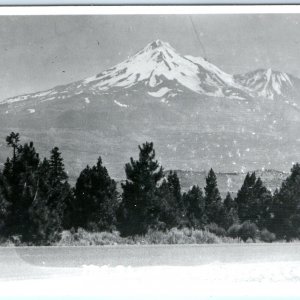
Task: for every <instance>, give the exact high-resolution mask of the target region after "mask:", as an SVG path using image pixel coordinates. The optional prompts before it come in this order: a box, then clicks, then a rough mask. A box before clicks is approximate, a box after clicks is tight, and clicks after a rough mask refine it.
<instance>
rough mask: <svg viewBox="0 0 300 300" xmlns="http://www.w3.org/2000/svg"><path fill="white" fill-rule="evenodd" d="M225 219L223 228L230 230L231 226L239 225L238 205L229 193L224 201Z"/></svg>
mask: <svg viewBox="0 0 300 300" xmlns="http://www.w3.org/2000/svg"><path fill="white" fill-rule="evenodd" d="M223 204H224V206H223V209H224V219H223V227H224V228H225V229H228V228H229V227H230V226H231V225H233V224H237V223H239V218H238V213H237V208H236V203H235V202H234V200H233V199H232V197H231V194H230V193H229V192H228V193H227V195H226V198H225V199H224V203H223Z"/></svg>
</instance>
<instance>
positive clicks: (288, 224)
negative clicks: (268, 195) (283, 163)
mask: <svg viewBox="0 0 300 300" xmlns="http://www.w3.org/2000/svg"><path fill="white" fill-rule="evenodd" d="M273 201H274V202H273V208H272V214H273V219H272V226H271V230H272V231H273V232H274V233H275V234H276V236H277V237H278V238H285V239H286V240H291V239H293V238H299V237H300V234H299V233H300V226H299V215H300V165H299V164H295V165H294V166H293V167H292V169H291V174H290V176H288V177H287V178H286V180H284V181H283V183H282V185H281V188H280V189H279V191H278V190H277V191H276V192H275V193H274V200H273Z"/></svg>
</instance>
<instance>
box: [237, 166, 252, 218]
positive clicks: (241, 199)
mask: <svg viewBox="0 0 300 300" xmlns="http://www.w3.org/2000/svg"><path fill="white" fill-rule="evenodd" d="M255 182H256V175H255V172H253V173H252V174H251V175H250V173H247V175H246V177H245V179H244V182H243V185H242V187H241V188H240V190H239V191H238V193H237V197H236V198H235V202H236V204H237V209H238V216H239V219H240V221H241V222H244V221H246V220H249V218H250V216H249V214H250V203H251V201H252V198H253V192H254V190H253V187H254V185H255Z"/></svg>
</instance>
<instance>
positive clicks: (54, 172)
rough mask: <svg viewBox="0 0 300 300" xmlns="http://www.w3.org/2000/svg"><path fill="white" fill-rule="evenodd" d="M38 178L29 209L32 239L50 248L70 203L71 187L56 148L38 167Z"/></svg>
mask: <svg viewBox="0 0 300 300" xmlns="http://www.w3.org/2000/svg"><path fill="white" fill-rule="evenodd" d="M37 178H38V179H37V183H38V184H37V187H38V189H37V191H36V193H35V195H34V201H33V203H32V206H31V209H30V215H31V219H32V220H33V225H32V226H31V230H32V233H31V236H32V237H34V241H35V242H36V243H40V244H51V243H53V242H55V241H57V240H58V239H59V235H60V232H61V231H62V230H63V228H64V227H65V226H64V225H65V223H66V222H65V219H66V218H67V217H68V213H69V210H70V206H71V203H72V191H71V187H70V185H69V183H68V181H67V179H68V176H67V174H66V172H65V167H64V163H63V158H62V157H61V153H60V152H59V149H58V148H57V147H55V148H53V149H52V150H51V156H50V159H49V160H47V159H44V160H43V162H42V163H41V164H40V166H39V169H38V172H37Z"/></svg>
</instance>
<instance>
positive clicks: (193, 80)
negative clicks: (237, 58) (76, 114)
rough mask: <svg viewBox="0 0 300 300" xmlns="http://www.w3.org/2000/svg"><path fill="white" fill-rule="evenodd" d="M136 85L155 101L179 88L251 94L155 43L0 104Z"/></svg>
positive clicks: (213, 68) (192, 59)
mask: <svg viewBox="0 0 300 300" xmlns="http://www.w3.org/2000/svg"><path fill="white" fill-rule="evenodd" d="M174 83H175V85H174ZM138 84H142V86H143V87H144V88H143V89H144V90H145V91H146V92H149V93H148V94H149V95H150V96H153V97H155V98H157V97H166V96H168V95H170V96H175V95H177V94H178V93H180V92H181V88H180V86H182V87H183V88H187V89H189V90H190V91H192V92H195V93H197V94H203V95H207V96H213V97H229V98H232V99H234V98H236V99H244V98H245V97H247V96H248V94H249V93H250V90H249V89H248V88H245V87H244V86H242V85H241V84H240V83H238V82H236V81H235V79H234V77H233V76H232V75H230V74H227V73H225V72H223V71H222V70H220V69H219V68H218V67H216V66H215V65H213V64H211V63H210V62H208V61H206V60H205V59H203V58H201V57H193V56H181V55H180V54H179V53H178V52H177V51H176V50H175V49H174V48H172V47H171V46H170V45H169V44H168V43H165V42H162V41H160V40H157V41H154V42H152V43H150V44H148V45H147V46H146V47H145V48H144V49H142V50H141V51H139V52H137V53H136V54H135V55H133V56H132V57H130V58H128V59H127V60H125V61H123V62H121V63H119V64H117V65H116V66H114V67H112V68H110V69H107V70H105V71H103V72H101V73H100V74H98V75H95V76H92V77H89V78H87V79H84V80H81V81H77V82H74V83H71V84H67V85H64V86H58V87H55V88H53V89H50V90H48V91H43V92H38V93H34V94H27V95H22V96H17V97H13V98H9V99H6V100H3V101H0V104H1V103H2V104H3V103H14V102H19V101H24V100H28V99H31V100H33V99H38V100H40V101H50V100H54V99H65V98H68V97H71V96H72V95H79V94H82V93H91V94H94V95H99V94H104V93H110V92H111V91H113V90H115V89H117V90H119V89H123V88H126V89H129V88H131V87H134V86H136V85H138ZM164 91H166V92H164Z"/></svg>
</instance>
